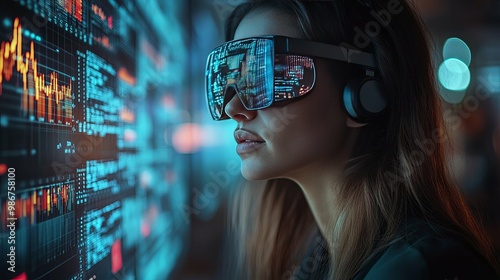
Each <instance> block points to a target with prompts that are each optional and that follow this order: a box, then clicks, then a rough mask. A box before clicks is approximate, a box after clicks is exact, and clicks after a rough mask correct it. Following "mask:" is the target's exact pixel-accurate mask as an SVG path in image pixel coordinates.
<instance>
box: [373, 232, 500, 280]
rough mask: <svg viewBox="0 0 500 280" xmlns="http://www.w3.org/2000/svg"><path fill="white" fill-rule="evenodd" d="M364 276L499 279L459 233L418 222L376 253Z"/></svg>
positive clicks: (380, 277)
mask: <svg viewBox="0 0 500 280" xmlns="http://www.w3.org/2000/svg"><path fill="white" fill-rule="evenodd" d="M372 263H373V265H372V266H371V268H369V270H368V271H367V273H366V274H365V275H366V276H365V278H364V279H441V280H444V279H449V280H453V279H500V278H499V277H498V276H495V274H494V272H493V269H492V268H491V267H490V265H489V264H488V262H487V261H486V260H484V258H483V257H482V256H481V255H480V254H479V253H477V252H476V251H475V250H474V249H473V248H471V247H470V245H468V244H467V242H466V241H465V239H464V238H461V236H460V235H458V234H456V233H454V232H452V231H448V230H446V229H442V228H434V227H432V228H429V227H427V226H419V227H417V229H415V230H414V231H413V232H411V233H410V234H407V235H405V236H404V237H402V238H400V239H398V240H396V241H395V242H393V243H392V244H391V245H389V247H387V249H386V250H385V251H383V252H382V253H381V254H379V255H378V256H377V257H376V259H375V260H374V261H372Z"/></svg>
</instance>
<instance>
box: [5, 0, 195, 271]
mask: <svg viewBox="0 0 500 280" xmlns="http://www.w3.org/2000/svg"><path fill="white" fill-rule="evenodd" d="M163 2H166V3H163ZM183 5H185V4H184V2H183V1H149V0H148V1H144V0H12V1H11V0H7V1H4V2H2V8H1V11H0V43H1V51H0V54H1V55H0V209H1V210H0V239H1V242H0V244H1V245H0V246H1V248H2V250H1V252H2V254H1V255H0V263H1V265H0V278H1V279H164V278H167V277H168V275H169V274H170V272H171V271H172V269H173V267H174V266H175V264H176V263H177V261H178V259H179V258H180V255H181V252H182V251H183V248H184V247H185V245H186V240H185V239H186V238H185V236H186V232H188V230H189V228H188V227H189V224H188V223H187V222H186V221H185V220H184V218H183V217H182V216H181V215H179V214H178V213H177V212H178V211H179V210H178V208H179V207H178V206H179V205H184V204H188V203H189V202H188V195H189V193H188V188H187V187H186V181H187V177H188V171H189V170H188V168H189V164H188V163H187V162H186V161H185V160H184V158H183V157H182V155H180V154H178V153H177V152H176V150H175V149H174V148H173V146H172V140H171V139H172V135H173V134H174V129H175V125H176V124H178V123H179V122H180V121H181V118H182V112H183V110H182V106H184V105H183V104H185V102H184V100H185V98H186V97H185V95H184V94H183V91H184V90H185V89H184V87H185V84H186V79H187V78H186V74H185V73H187V72H188V71H186V68H187V67H188V66H187V65H188V62H187V50H186V49H187V47H186V46H185V42H184V41H183V40H182V37H183V34H185V33H186V30H185V28H184V27H183V26H185V24H183V22H182V21H183V20H184V19H182V17H181V15H180V14H179V11H183V9H184V6H183ZM166 30H168V32H166Z"/></svg>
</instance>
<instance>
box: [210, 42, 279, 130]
mask: <svg viewBox="0 0 500 280" xmlns="http://www.w3.org/2000/svg"><path fill="white" fill-rule="evenodd" d="M273 68H274V67H273V40H272V39H265V38H253V39H244V40H239V41H233V42H228V43H226V44H224V45H222V46H220V47H218V48H216V49H215V50H213V51H212V53H210V55H209V57H208V61H207V70H206V71H207V72H206V92H207V102H208V107H209V109H210V113H211V114H212V117H213V118H214V119H215V120H219V119H222V118H227V117H226V116H224V112H223V110H224V105H225V103H226V102H228V101H229V100H225V97H226V93H227V92H229V91H230V90H235V91H236V93H237V94H238V96H239V98H240V100H241V102H242V103H243V105H244V106H245V108H247V109H248V110H252V109H253V110H255V109H262V108H266V107H269V106H270V105H271V103H272V102H273V86H274V84H273V72H274V70H273Z"/></svg>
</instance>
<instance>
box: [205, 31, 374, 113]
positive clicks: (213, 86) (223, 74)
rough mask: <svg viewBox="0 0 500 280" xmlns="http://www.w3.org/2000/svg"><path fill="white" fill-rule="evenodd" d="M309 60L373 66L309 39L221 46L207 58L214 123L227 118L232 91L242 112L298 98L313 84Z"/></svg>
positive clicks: (366, 58)
mask: <svg viewBox="0 0 500 280" xmlns="http://www.w3.org/2000/svg"><path fill="white" fill-rule="evenodd" d="M313 57H314V58H327V59H333V60H338V61H344V62H348V63H354V64H358V65H362V66H364V67H368V68H373V69H375V68H376V63H375V58H374V57H373V55H372V54H369V53H365V52H361V51H357V50H353V49H349V48H345V47H341V46H336V45H330V44H325V43H320V42H315V41H309V40H303V39H296V38H290V37H284V36H263V37H253V38H245V39H241V40H234V41H229V42H226V43H224V44H222V45H220V46H218V47H216V48H215V49H214V50H213V51H212V52H211V53H210V54H209V55H208V59H207V65H206V72H205V90H206V94H207V95H206V97H207V103H208V107H209V111H210V113H211V115H212V118H213V119H214V120H224V119H228V118H229V117H228V116H227V114H226V113H225V112H224V107H225V105H226V103H227V102H229V100H230V98H232V96H233V93H231V94H228V92H231V91H234V93H236V94H237V95H238V98H239V99H240V100H241V103H242V104H243V106H244V107H245V108H246V109H247V110H259V109H264V108H267V107H269V106H271V105H273V104H274V103H275V102H279V101H286V100H291V99H295V98H298V97H301V96H303V95H305V94H306V93H308V92H309V91H311V90H312V88H313V87H314V83H315V81H316V69H315V67H314V60H313Z"/></svg>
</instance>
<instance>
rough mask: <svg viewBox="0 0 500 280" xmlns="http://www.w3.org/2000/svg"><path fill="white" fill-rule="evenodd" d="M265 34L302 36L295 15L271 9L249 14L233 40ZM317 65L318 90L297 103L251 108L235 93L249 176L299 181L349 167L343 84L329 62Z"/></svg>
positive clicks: (232, 112) (233, 106)
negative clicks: (302, 178)
mask: <svg viewBox="0 0 500 280" xmlns="http://www.w3.org/2000/svg"><path fill="white" fill-rule="evenodd" d="M262 35H282V36H289V37H296V38H301V37H302V36H301V33H300V29H299V27H298V25H297V20H295V19H294V18H293V17H292V16H290V15H288V14H285V13H283V12H280V11H277V10H273V9H271V10H270V9H267V10H256V11H252V12H250V13H249V14H248V15H246V16H245V17H244V18H243V20H242V21H241V23H240V24H239V26H238V28H237V29H236V32H235V35H234V39H235V40H236V39H242V38H246V37H255V36H262ZM315 67H316V84H315V86H314V88H313V90H312V91H311V92H309V93H308V94H307V96H304V97H303V98H300V99H298V100H296V101H292V102H290V103H287V104H284V105H282V104H280V103H277V106H272V107H269V108H266V109H262V110H255V111H249V110H246V109H245V108H244V107H243V105H242V104H241V101H240V100H239V98H238V97H237V96H236V95H234V96H233V98H232V99H231V100H230V101H229V102H228V104H227V105H226V108H225V110H226V113H227V114H228V115H229V116H230V117H231V118H232V119H233V120H235V121H236V122H237V129H236V132H235V138H236V141H237V142H238V145H237V148H236V150H237V153H238V154H239V156H240V157H241V160H242V166H241V169H242V174H243V176H244V177H245V178H247V179H249V180H265V179H272V178H290V179H298V178H300V177H301V176H311V175H314V174H318V173H317V172H315V171H320V170H324V169H325V168H327V169H331V168H336V167H339V166H343V165H344V164H343V163H344V162H345V160H346V159H347V155H348V153H349V152H350V149H346V148H345V147H350V146H351V145H348V139H352V137H351V133H350V132H351V131H352V129H351V128H350V127H349V126H347V124H346V120H347V116H346V114H345V113H344V111H343V108H342V104H341V100H342V99H341V88H340V86H339V85H338V84H337V80H338V79H336V77H334V76H333V74H331V73H329V71H328V67H327V65H326V61H323V60H317V59H315ZM285 102H287V101H285ZM275 104H276V103H275ZM349 141H352V140H349ZM332 171H333V170H332Z"/></svg>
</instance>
